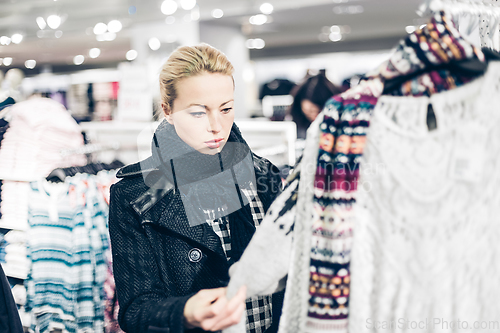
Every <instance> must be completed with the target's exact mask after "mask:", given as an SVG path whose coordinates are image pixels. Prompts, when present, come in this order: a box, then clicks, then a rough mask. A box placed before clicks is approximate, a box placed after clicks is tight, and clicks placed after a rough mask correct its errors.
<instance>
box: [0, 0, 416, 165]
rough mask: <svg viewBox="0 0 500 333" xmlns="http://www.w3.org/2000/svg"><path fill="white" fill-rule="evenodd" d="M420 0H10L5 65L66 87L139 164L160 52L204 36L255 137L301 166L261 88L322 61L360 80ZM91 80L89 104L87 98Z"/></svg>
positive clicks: (85, 123)
mask: <svg viewBox="0 0 500 333" xmlns="http://www.w3.org/2000/svg"><path fill="white" fill-rule="evenodd" d="M421 4H422V1H421V0H405V1H401V0H259V1H257V0H197V1H196V0H165V1H152V0H147V1H138V0H135V1H132V0H110V1H97V0H86V1H75V0H57V1H55V0H24V1H21V0H3V1H1V2H0V17H1V19H0V71H2V72H3V73H4V74H5V73H6V72H7V71H8V70H9V69H11V68H19V69H21V70H22V71H23V72H24V75H25V79H24V80H23V81H22V85H21V87H20V90H21V92H22V94H23V95H24V96H25V97H29V96H31V95H33V94H41V95H43V96H48V97H50V96H53V95H55V94H56V93H57V92H64V93H65V95H66V96H65V98H66V99H72V102H71V103H70V101H69V100H68V104H69V105H68V111H69V112H70V113H72V115H73V116H74V117H75V118H76V119H77V121H79V123H80V125H81V126H82V130H83V131H84V132H86V134H87V138H88V139H89V142H91V143H93V144H96V145H101V146H100V148H99V149H98V150H100V151H99V156H98V157H96V158H97V159H99V160H112V159H115V158H117V157H118V158H119V159H120V160H122V161H123V162H124V163H132V162H135V161H137V160H138V159H140V158H143V157H146V156H147V155H149V145H150V139H151V136H152V133H153V130H154V128H155V125H156V124H157V123H156V122H154V120H155V119H154V118H153V114H154V112H155V109H156V108H157V105H158V100H159V90H158V73H159V69H160V66H161V64H162V62H164V61H165V60H166V59H167V57H168V56H169V54H170V53H171V52H172V51H173V50H174V49H175V48H176V47H178V46H180V45H193V44H197V43H200V42H205V43H208V44H210V45H212V46H214V47H216V48H218V49H220V50H222V51H223V52H224V53H225V54H226V55H227V56H228V58H229V60H230V61H231V62H232V63H233V65H234V67H235V69H236V71H235V75H234V78H235V83H236V90H235V112H236V119H237V120H236V122H237V124H238V125H239V126H240V127H241V129H242V131H243V134H244V136H245V137H246V139H247V141H248V142H249V144H250V146H251V147H252V148H253V149H254V150H255V151H256V152H257V153H260V155H263V156H266V157H268V158H270V159H271V160H272V161H273V162H275V163H277V164H281V165H283V164H289V165H292V164H293V162H294V160H295V159H296V157H297V155H298V154H299V153H300V142H298V143H297V141H296V140H295V127H294V126H295V125H294V123H292V122H271V121H267V120H268V118H269V115H270V113H269V112H270V111H269V108H268V107H269V105H264V106H263V103H262V101H261V100H260V99H259V92H260V90H261V89H262V86H263V85H264V84H266V83H269V82H271V81H272V80H274V79H287V80H290V81H292V82H294V83H297V84H298V83H300V82H301V80H302V79H303V78H304V77H305V75H306V73H307V72H308V71H310V73H315V72H316V71H319V70H321V69H325V70H326V75H327V77H328V78H329V79H330V80H331V81H332V82H333V83H334V84H336V85H339V86H340V85H342V84H343V83H344V84H345V82H349V83H354V84H355V83H356V82H353V81H355V80H356V75H358V74H363V73H366V72H367V71H369V70H371V69H373V68H375V67H376V66H377V65H378V64H380V63H381V62H382V61H383V60H385V59H387V58H388V56H389V54H390V52H391V49H392V48H393V47H395V46H396V45H397V43H398V41H399V40H400V39H402V38H404V37H405V35H406V34H407V33H409V32H411V31H413V30H414V29H415V28H418V27H419V26H420V25H421V24H424V23H425V22H426V19H425V18H422V17H420V16H419V15H418V14H417V10H418V7H419V6H420V5H421ZM54 15H55V16H54ZM116 21H118V22H119V23H117V22H116ZM110 22H112V23H111V24H110ZM19 35H20V36H22V38H21V37H20V36H19ZM346 80H347V81H346ZM89 84H91V85H92V89H93V92H92V96H93V98H94V101H93V103H94V104H93V106H91V109H92V108H93V110H91V111H93V112H90V113H89V109H88V107H86V105H88V100H84V98H83V97H85V96H86V95H87V97H88V86H89ZM6 85H7V83H6V82H5V81H4V82H3V86H2V89H4V90H5V89H6V88H7V86H6ZM70 95H71V96H70ZM82 98H83V99H82ZM281 101H283V100H281ZM272 103H274V105H275V106H276V105H278V104H280V103H284V104H286V103H288V102H286V101H285V102H280V100H277V99H275V100H274V101H273V102H272ZM264 104H265V103H264ZM263 109H264V110H263ZM271 110H272V108H271ZM271 113H272V111H271ZM266 116H267V117H266ZM104 148H105V149H104Z"/></svg>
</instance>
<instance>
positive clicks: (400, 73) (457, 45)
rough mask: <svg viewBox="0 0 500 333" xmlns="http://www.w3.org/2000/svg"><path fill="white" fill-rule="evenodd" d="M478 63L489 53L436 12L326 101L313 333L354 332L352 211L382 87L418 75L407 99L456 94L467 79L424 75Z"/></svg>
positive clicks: (317, 188) (406, 89)
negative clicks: (364, 75) (454, 63)
mask: <svg viewBox="0 0 500 333" xmlns="http://www.w3.org/2000/svg"><path fill="white" fill-rule="evenodd" d="M473 58H476V59H479V60H484V55H483V54H482V52H481V51H480V50H478V49H477V48H475V47H474V46H472V45H471V44H470V43H468V42H467V41H465V40H464V39H463V38H462V37H461V36H460V34H459V33H458V31H457V30H456V29H455V28H454V27H453V25H452V24H451V20H450V19H449V18H448V17H446V15H445V14H444V13H440V14H436V15H435V16H434V17H433V18H432V19H431V21H430V22H429V23H428V24H427V25H426V26H425V27H424V28H423V29H419V30H417V31H416V32H414V33H412V34H410V35H409V36H408V37H407V38H406V39H405V40H404V41H402V42H401V43H400V45H399V46H398V48H397V49H396V51H395V53H394V54H393V55H392V57H391V58H390V59H389V60H388V61H387V62H385V63H383V64H382V65H381V66H380V67H379V68H378V70H377V71H375V72H374V73H371V74H370V78H371V79H370V80H368V81H363V82H361V83H360V85H359V86H356V87H354V88H353V89H350V90H349V91H347V92H345V93H343V94H341V95H339V96H335V97H333V98H332V99H330V100H329V101H328V102H327V104H326V106H325V108H324V110H323V113H324V120H323V122H322V123H321V124H320V131H321V134H320V140H319V155H318V161H317V169H316V176H315V182H314V202H313V205H314V212H315V214H316V215H315V218H314V220H313V221H312V242H311V244H312V248H311V257H310V273H309V274H310V279H309V295H310V298H309V307H308V318H307V321H306V329H307V331H308V332H340V331H343V332H346V331H347V324H348V321H347V318H348V314H349V282H350V271H349V264H350V252H351V245H352V233H353V226H354V223H355V216H354V214H353V211H352V208H353V205H354V204H355V200H356V199H355V198H356V190H357V188H358V176H359V163H360V159H361V157H362V154H363V149H364V146H365V140H366V133H367V129H368V126H369V120H370V116H371V113H372V111H373V109H374V108H375V105H376V103H377V99H378V97H380V95H381V94H382V91H383V82H384V81H386V80H389V79H393V78H397V77H404V76H406V75H411V74H417V77H416V79H415V80H416V81H414V83H416V85H418V86H417V87H416V88H415V87H414V86H412V84H414V83H412V81H413V80H410V81H409V82H410V83H407V84H406V85H404V84H403V86H402V87H401V89H400V92H401V94H403V95H411V94H413V93H416V94H417V95H419V96H420V95H424V94H426V93H434V92H439V91H443V90H447V89H451V88H453V87H456V86H457V85H459V84H463V83H464V82H465V81H467V79H463V78H460V79H458V80H456V81H459V83H457V82H452V81H453V80H455V79H456V78H457V76H455V77H442V76H441V75H443V73H439V72H438V71H431V72H429V73H428V74H424V75H421V76H418V74H419V72H421V71H423V70H424V69H429V68H432V67H433V66H436V65H440V64H447V63H449V62H450V61H451V60H462V59H473ZM422 74H423V73H422ZM427 81H429V82H427ZM420 83H424V84H420Z"/></svg>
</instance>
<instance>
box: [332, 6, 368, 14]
mask: <svg viewBox="0 0 500 333" xmlns="http://www.w3.org/2000/svg"><path fill="white" fill-rule="evenodd" d="M364 11H365V9H364V7H363V6H360V5H357V6H335V7H333V12H334V13H335V14H339V15H342V14H360V13H362V12H364Z"/></svg>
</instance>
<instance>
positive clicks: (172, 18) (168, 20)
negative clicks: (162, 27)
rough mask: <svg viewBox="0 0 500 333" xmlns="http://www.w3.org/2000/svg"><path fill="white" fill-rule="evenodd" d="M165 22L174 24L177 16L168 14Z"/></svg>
mask: <svg viewBox="0 0 500 333" xmlns="http://www.w3.org/2000/svg"><path fill="white" fill-rule="evenodd" d="M165 23H166V24H174V23H175V17H173V16H167V18H166V19H165Z"/></svg>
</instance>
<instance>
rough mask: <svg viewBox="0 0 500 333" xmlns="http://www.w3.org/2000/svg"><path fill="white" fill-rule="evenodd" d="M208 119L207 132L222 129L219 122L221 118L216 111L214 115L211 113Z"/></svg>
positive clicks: (216, 131) (215, 131)
mask: <svg viewBox="0 0 500 333" xmlns="http://www.w3.org/2000/svg"><path fill="white" fill-rule="evenodd" d="M208 121H209V129H208V131H209V132H212V133H214V134H215V133H219V132H220V131H221V130H222V124H221V119H220V115H219V114H218V113H217V114H215V115H211V116H209V117H208Z"/></svg>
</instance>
